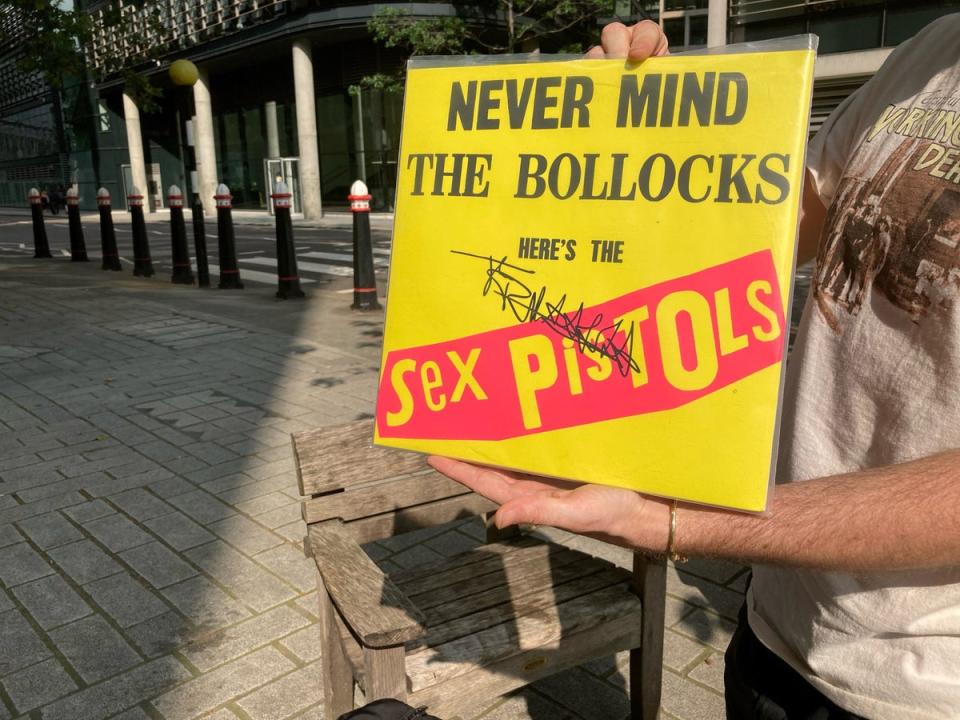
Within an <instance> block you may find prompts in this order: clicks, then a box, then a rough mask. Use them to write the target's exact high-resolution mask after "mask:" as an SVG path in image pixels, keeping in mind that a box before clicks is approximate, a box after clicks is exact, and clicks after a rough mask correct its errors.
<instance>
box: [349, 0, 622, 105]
mask: <svg viewBox="0 0 960 720" xmlns="http://www.w3.org/2000/svg"><path fill="white" fill-rule="evenodd" d="M453 5H454V7H455V9H456V11H457V14H456V15H454V16H444V17H426V18H424V17H415V16H414V15H413V14H412V13H411V12H410V11H409V10H407V9H404V8H398V7H385V8H382V9H380V10H378V11H377V12H376V13H375V14H374V16H373V18H372V19H371V20H370V22H369V23H368V25H367V27H368V29H369V30H370V32H371V34H372V35H373V37H374V39H375V40H377V41H378V42H380V43H381V44H383V45H384V47H387V48H399V49H400V50H402V51H403V53H404V56H405V59H406V58H409V57H413V56H416V55H461V54H464V53H470V52H480V53H513V52H518V51H526V50H527V49H528V48H530V47H536V48H538V49H539V48H540V47H541V46H543V47H545V48H547V49H549V50H551V51H554V52H563V51H570V52H581V51H582V50H584V49H585V45H587V44H590V43H591V42H594V41H596V37H597V35H598V29H599V28H598V24H597V19H598V18H600V17H604V16H607V17H609V16H610V15H612V14H613V8H614V2H613V0H473V2H470V1H468V2H456V1H455V2H453ZM361 84H362V85H363V86H364V87H379V88H384V89H388V90H396V89H400V88H402V86H403V70H402V69H401V70H400V72H399V73H398V74H394V75H389V74H384V73H378V74H376V75H369V76H367V77H365V78H363V80H362V83H361Z"/></svg>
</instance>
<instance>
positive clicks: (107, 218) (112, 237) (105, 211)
mask: <svg viewBox="0 0 960 720" xmlns="http://www.w3.org/2000/svg"><path fill="white" fill-rule="evenodd" d="M97 208H99V210H100V248H101V251H102V253H103V261H102V262H101V264H100V268H101V269H102V270H120V253H118V252H117V234H116V233H115V232H114V231H113V212H112V211H111V209H110V191H109V190H107V189H106V188H100V189H99V190H97Z"/></svg>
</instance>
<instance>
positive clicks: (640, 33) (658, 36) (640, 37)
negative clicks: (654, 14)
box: [627, 20, 668, 62]
mask: <svg viewBox="0 0 960 720" xmlns="http://www.w3.org/2000/svg"><path fill="white" fill-rule="evenodd" d="M628 31H629V32H630V47H629V51H628V54H627V59H629V60H631V61H633V62H639V61H640V60H646V59H647V58H648V57H658V56H661V55H666V54H667V45H668V44H667V36H666V35H664V34H663V30H661V29H660V26H659V25H657V23H655V22H653V21H652V20H643V21H642V22H639V23H637V24H636V25H634V26H633V27H631V28H628Z"/></svg>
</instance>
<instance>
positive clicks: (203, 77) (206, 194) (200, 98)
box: [193, 69, 217, 215]
mask: <svg viewBox="0 0 960 720" xmlns="http://www.w3.org/2000/svg"><path fill="white" fill-rule="evenodd" d="M193 107H194V112H195V113H196V116H195V117H194V120H193V150H194V154H195V157H196V161H197V184H198V185H199V186H200V187H199V194H200V202H202V203H203V214H204V215H214V214H216V211H217V208H216V205H215V204H214V202H213V196H214V195H215V194H216V192H217V151H216V148H215V147H214V142H213V106H212V105H211V103H210V77H209V75H208V74H207V71H206V70H204V69H200V77H199V78H197V82H196V83H194V85H193Z"/></svg>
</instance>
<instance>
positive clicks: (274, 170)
mask: <svg viewBox="0 0 960 720" xmlns="http://www.w3.org/2000/svg"><path fill="white" fill-rule="evenodd" d="M263 174H264V181H265V182H264V185H265V186H266V187H267V188H269V190H270V194H271V195H272V194H273V186H274V185H275V184H276V183H278V182H282V183H284V184H285V185H286V186H287V189H288V190H289V191H290V194H291V195H292V196H293V197H291V198H290V199H291V201H292V204H291V207H290V212H291V213H299V212H300V211H301V210H300V158H295V157H294V158H267V159H266V160H264V161H263ZM267 207H268V208H269V210H270V214H271V215H273V199H272V198H271V199H270V202H269V203H268V204H267Z"/></svg>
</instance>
